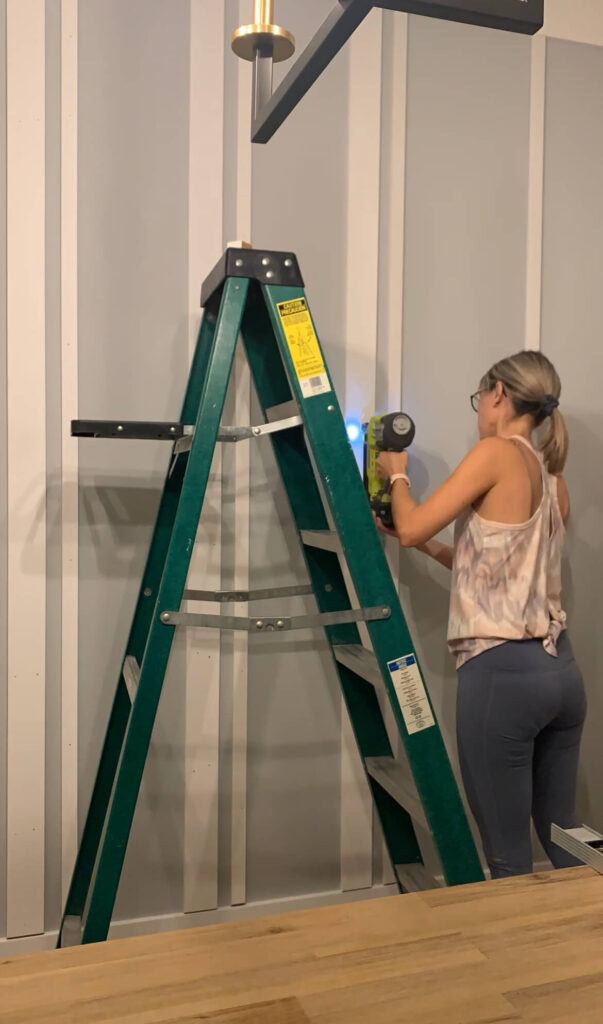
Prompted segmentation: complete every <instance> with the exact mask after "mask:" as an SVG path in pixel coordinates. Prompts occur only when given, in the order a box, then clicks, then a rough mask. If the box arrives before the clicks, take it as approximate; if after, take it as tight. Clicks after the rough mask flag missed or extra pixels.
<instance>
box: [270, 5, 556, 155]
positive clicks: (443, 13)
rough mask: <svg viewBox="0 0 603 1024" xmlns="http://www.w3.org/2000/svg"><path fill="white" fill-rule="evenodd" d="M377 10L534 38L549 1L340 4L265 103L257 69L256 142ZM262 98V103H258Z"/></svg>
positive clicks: (272, 129)
mask: <svg viewBox="0 0 603 1024" xmlns="http://www.w3.org/2000/svg"><path fill="white" fill-rule="evenodd" d="M373 7H383V8H386V9H387V10H390V11H401V12H406V13H408V14H422V15H425V16H427V17H432V18H444V19H445V20H447V21H460V22H464V23H465V24H468V25H481V26H484V27H486V28H497V29H503V30H505V31H507V32H521V33H524V34H528V35H534V33H536V32H538V30H539V29H541V28H542V26H543V24H544V0H381V2H371V0H338V3H337V4H336V5H335V7H334V8H333V10H332V11H331V13H330V14H329V15H328V17H327V18H326V20H325V21H324V22H323V24H322V25H321V27H320V28H319V29H318V31H317V32H316V34H315V35H314V36H313V38H312V39H311V40H310V42H309V43H308V45H307V46H306V48H305V49H304V50H303V51H302V52H301V54H300V55H299V57H298V58H297V60H296V61H295V62H294V64H293V65H292V67H291V68H290V69H289V71H288V73H287V74H286V75H285V77H284V78H283V80H282V82H281V84H280V85H279V87H278V88H277V89H276V90H275V91H274V92H273V93H272V95H271V96H270V98H268V99H266V98H265V96H266V84H265V82H263V81H262V82H261V83H258V82H257V81H256V79H257V76H258V75H259V74H260V66H259V65H260V62H258V61H256V64H255V65H254V89H253V95H254V101H253V107H252V125H251V141H252V142H260V143H265V142H268V141H269V140H270V139H271V138H272V136H273V135H274V133H275V132H276V131H277V129H278V128H280V126H281V125H282V124H283V122H284V121H285V120H286V119H287V117H288V116H289V114H290V113H291V111H292V110H293V109H294V108H295V107H296V106H297V104H298V103H299V101H300V100H301V99H302V98H303V97H304V96H305V95H306V93H307V92H308V90H309V89H310V88H311V86H312V85H314V82H315V81H316V80H317V78H318V77H319V76H320V75H321V74H322V72H323V71H324V70H325V68H327V67H328V65H329V64H330V63H331V61H332V60H333V58H334V57H335V56H336V55H337V54H338V53H339V51H340V50H341V48H342V47H343V46H344V44H345V43H346V42H347V41H348V39H349V38H350V36H351V35H352V33H353V32H354V31H355V30H356V29H357V28H358V26H359V25H360V24H361V22H363V21H364V19H365V18H366V16H367V14H369V13H370V11H371V10H372V9H373ZM259 98H261V100H263V102H258V100H259Z"/></svg>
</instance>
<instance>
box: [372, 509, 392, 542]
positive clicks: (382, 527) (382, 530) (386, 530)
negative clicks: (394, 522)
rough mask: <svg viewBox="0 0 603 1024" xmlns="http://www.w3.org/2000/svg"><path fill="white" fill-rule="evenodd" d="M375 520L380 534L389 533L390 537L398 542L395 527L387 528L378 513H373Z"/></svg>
mask: <svg viewBox="0 0 603 1024" xmlns="http://www.w3.org/2000/svg"><path fill="white" fill-rule="evenodd" d="M373 519H374V520H375V526H376V527H377V529H378V530H379V533H387V534H388V535H389V536H390V537H395V538H396V540H398V534H397V533H396V531H395V530H394V528H393V526H386V525H385V523H384V522H383V520H382V519H380V518H379V516H378V515H377V513H376V512H373Z"/></svg>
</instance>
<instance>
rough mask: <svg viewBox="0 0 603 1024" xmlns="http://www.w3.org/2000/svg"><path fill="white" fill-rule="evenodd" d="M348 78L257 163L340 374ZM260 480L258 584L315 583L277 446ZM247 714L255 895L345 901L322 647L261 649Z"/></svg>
mask: <svg viewBox="0 0 603 1024" xmlns="http://www.w3.org/2000/svg"><path fill="white" fill-rule="evenodd" d="M299 7H300V5H299V4H297V3H295V2H293V0H289V2H288V3H287V2H281V3H280V4H279V5H278V17H279V20H280V21H281V23H282V24H284V25H287V26H289V27H291V29H292V30H293V31H294V34H295V37H296V41H297V44H298V47H299V48H301V47H302V46H303V45H304V44H305V41H306V39H307V38H309V37H310V35H311V34H312V32H313V31H314V29H315V27H316V25H317V23H318V22H319V21H320V19H321V17H322V16H323V14H324V9H325V4H324V3H322V2H314V3H308V4H305V5H304V9H303V12H302V11H300V10H299ZM277 70H278V71H280V68H279V69H277ZM347 73H348V63H347V59H346V55H345V54H343V55H342V59H340V60H339V61H337V62H335V63H333V65H332V66H331V67H330V68H329V70H328V72H327V74H326V75H325V77H324V78H323V79H321V80H320V82H318V83H317V86H316V88H315V89H314V90H313V91H312V92H311V93H310V94H309V95H308V96H307V97H306V98H305V100H304V101H303V102H302V103H301V104H300V106H299V108H298V110H297V112H296V117H295V119H291V120H289V121H288V122H287V123H286V124H285V125H283V128H282V130H281V131H279V132H278V134H277V135H276V136H275V137H274V139H273V140H272V142H271V144H270V145H268V146H264V147H256V148H255V149H254V151H253V179H252V180H253V197H252V237H253V241H254V245H257V246H266V247H267V248H272V249H284V250H287V249H292V250H293V251H294V252H296V253H297V256H298V259H299V261H300V266H301V268H302V273H303V275H304V278H305V281H306V288H307V293H308V297H309V300H310V303H311V307H312V312H313V315H314V317H315V319H316V322H317V325H318V329H319V331H320V335H321V340H322V342H323V344H324V346H325V351H326V354H327V359H329V362H330V363H331V362H332V363H333V364H334V366H337V365H338V364H340V362H341V358H342V355H341V348H342V339H341V333H340V332H341V328H340V325H341V322H342V318H343V314H344V300H345V270H346V267H345V252H346V237H345V217H346V196H345V191H344V190H343V189H342V187H341V182H342V181H343V180H344V179H345V173H346V122H347ZM251 475H252V491H251V563H250V579H251V585H252V586H254V587H255V586H257V587H268V586H275V585H276V586H278V585H282V586H284V585H287V584H290V583H296V582H307V577H306V574H305V568H304V563H303V559H302V556H301V552H300V550H299V543H298V540H297V536H296V533H295V530H294V528H293V527H292V525H291V522H290V517H289V512H288V505H287V499H286V496H285V494H284V491H283V488H282V486H281V483H280V478H279V476H278V472H277V470H276V465H275V463H274V460H273V458H272V455H271V451H270V447H269V443H266V444H264V445H256V446H254V447H253V448H252V458H251ZM312 610H313V602H308V601H306V602H304V600H303V599H296V600H289V601H283V600H282V599H281V600H279V601H277V602H273V603H271V604H267V605H266V606H265V607H263V608H261V609H260V608H259V607H258V611H261V612H262V613H263V614H269V613H271V614H276V613H278V612H279V611H284V612H285V613H287V614H304V613H305V612H310V611H312ZM317 647H318V650H317ZM248 715H249V719H248V725H249V729H248V743H249V747H248V770H249V777H248V793H249V800H248V873H249V874H248V885H249V897H250V898H251V899H254V898H255V899H259V898H266V897H269V896H277V895H283V896H284V895H290V894H293V893H302V892H312V891H317V890H319V889H325V890H328V889H337V888H338V887H339V875H340V865H339V860H340V852H339V800H340V789H339V786H340V740H339V715H340V700H339V695H338V692H337V679H336V677H335V678H334V673H333V669H332V666H331V664H330V657H329V656H328V655H327V654H326V651H325V643H324V641H323V640H322V638H318V644H317V636H316V633H310V632H308V633H303V634H293V633H292V634H290V635H289V637H286V638H285V637H283V638H280V637H279V639H278V640H271V639H270V638H262V637H252V638H251V642H250V660H249V702H248Z"/></svg>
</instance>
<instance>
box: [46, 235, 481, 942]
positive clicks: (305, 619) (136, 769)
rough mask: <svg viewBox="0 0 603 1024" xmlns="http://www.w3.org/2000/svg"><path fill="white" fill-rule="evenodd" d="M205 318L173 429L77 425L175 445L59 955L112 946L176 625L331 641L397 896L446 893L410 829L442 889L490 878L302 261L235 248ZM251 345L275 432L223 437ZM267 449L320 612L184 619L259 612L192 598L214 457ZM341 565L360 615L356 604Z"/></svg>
mask: <svg viewBox="0 0 603 1024" xmlns="http://www.w3.org/2000/svg"><path fill="white" fill-rule="evenodd" d="M201 305H202V307H203V309H204V314H203V319H202V322H201V327H200V331H199V337H198V341H197V346H196V350H195V355H194V358H193V362H192V366H191V371H190V376H189V380H188V385H187V389H186V395H185V399H184V404H183V408H182V415H181V418H180V421H179V422H177V423H163V422H162V423H140V422H127V421H120V422H117V421H115V422H113V421H82V420H78V421H74V422H73V423H72V434H73V435H74V436H78V437H116V438H147V439H151V438H152V439H157V438H160V439H166V440H172V441H173V442H174V447H173V452H172V458H171V462H170V467H169V470H168V473H167V476H166V481H165V486H164V490H163V495H162V498H161V503H160V506H159V511H158V514H157V521H156V524H155V529H154V533H153V537H152V540H151V545H150V550H149V554H148V558H147V563H146V568H145V571H144V575H143V579H142V583H141V587H140V592H139V595H138V601H137V604H136V610H135V613H134V619H133V622H132V627H131V631H130V636H129V639H128V644H127V648H126V652H125V657H124V661H123V665H122V670H121V673H120V677H119V682H118V684H117V691H116V694H115V699H114V702H113V706H112V710H111V715H110V719H109V725H108V729H107V733H106V737H105V741H104V745H103V749H102V754H101V759H100V765H99V768H98V773H97V776H96V781H95V784H94V789H93V792H92V798H91V802H90V807H89V810H88V815H87V819H86V823H85V826H84V831H83V834H82V839H81V843H80V847H79V851H78V855H77V860H76V864H75V868H74V873H73V877H72V881H71V886H70V890H69V895H68V898H67V903H66V907H65V914H64V917H63V921H62V925H61V930H60V933H59V940H58V945H59V946H65V945H75V944H78V943H88V942H96V941H102V940H104V939H105V938H106V937H107V933H108V930H109V926H110V923H111V915H112V912H113V907H114V904H115V898H116V895H117V889H118V885H119V880H120V875H121V871H122V866H123V861H124V856H125V852H126V846H127V842H128V837H129V833H130V828H131V825H132V818H133V815H134V810H135V807H136V801H137V797H138V792H139V788H140V783H141V779H142V774H143V770H144V766H145V761H146V758H147V753H148V749H149V743H150V740H151V734H152V731H153V724H154V721H155V715H156V712H157V706H158V703H159V698H160V696H161V690H162V686H163V681H164V675H165V671H166V667H167V663H168V658H169V654H170V649H171V646H172V642H173V639H174V631H175V630H176V628H177V627H178V626H189V627H197V628H198V627H214V628H215V627H216V626H218V627H221V628H225V629H245V630H248V631H252V632H259V631H265V632H271V631H274V632H275V633H278V632H279V631H283V630H287V629H295V628H308V627H309V626H310V627H319V628H322V629H324V631H325V634H326V637H327V640H328V643H329V646H330V650H331V653H332V656H333V663H334V666H335V668H336V670H337V673H338V676H339V681H340V683H341V689H342V692H343V696H344V699H345V703H346V706H347V710H348V713H349V716H350V721H351V724H352V727H353V730H354V735H355V738H356V741H357V744H358V749H359V752H360V755H361V758H362V763H363V765H364V769H365V772H366V778H367V781H368V784H369V787H370V790H371V793H372V797H373V800H374V803H375V807H376V810H377V813H378V816H379V820H380V822H381V827H382V830H383V835H384V837H385V842H386V846H387V850H388V853H389V857H390V859H391V862H392V865H393V866H394V870H395V873H396V878H397V881H398V885H399V888H400V889H401V890H402V891H408V890H413V889H417V888H428V887H430V886H431V887H433V885H434V884H435V882H434V879H433V877H429V875H428V872H427V870H426V868H425V867H424V864H423V858H422V855H421V849H420V847H419V843H418V841H417V835H416V829H419V830H421V831H426V832H428V833H430V834H431V836H432V839H433V842H434V844H435V847H436V849H437V853H438V855H439V859H440V862H441V868H442V873H443V877H444V880H445V883H446V884H448V885H458V884H460V883H464V882H474V881H480V880H482V879H483V877H484V875H483V872H482V868H481V864H480V860H479V857H478V854H477V851H476V848H475V844H474V842H473V838H472V835H471V832H470V829H469V825H468V822H467V818H466V815H465V811H464V808H463V804H462V801H461V798H460V795H459V791H458V788H457V785H456V782H455V778H454V775H453V773H452V769H451V767H450V762H449V759H448V755H447V753H446V748H445V746H444V742H443V740H442V736H441V733H440V730H439V727H438V725H437V722H436V717H435V713H434V711H433V708H432V705H431V702H430V700H429V696H428V693H427V691H426V689H425V686H424V682H423V679H422V676H421V672H420V668H419V665H418V660H417V656H416V653H415V650H414V647H413V643H412V640H411V637H410V634H409V631H408V627H407V624H406V620H405V618H404V615H403V613H402V609H401V607H400V603H399V599H398V594H397V591H396V588H395V586H394V583H393V580H392V577H391V573H390V570H389V568H388V564H387V561H386V558H385V554H384V552H383V549H382V546H381V541H380V538H379V536H378V533H377V530H376V528H375V524H374V522H373V518H372V515H371V511H370V508H369V504H368V501H367V498H366V494H365V491H364V486H363V483H362V479H361V476H360V473H359V470H358V466H357V464H356V460H355V457H354V454H353V452H352V449H351V446H350V443H349V441H348V437H347V433H346V429H345V425H344V422H343V418H342V415H341V411H340V409H339V405H338V402H337V398H336V396H335V392H334V390H333V386H332V382H331V378H330V376H329V374H328V370H327V368H326V366H325V362H324V357H323V354H322V350H321V348H320V343H319V341H318V338H317V336H316V332H315V328H314V324H313V320H312V317H311V314H310V310H309V307H308V303H307V299H306V296H305V293H304V283H303V279H302V277H301V274H300V271H299V266H298V262H297V259H296V257H295V256H294V254H293V253H282V252H272V251H263V250H256V249H249V248H234V247H231V248H228V249H227V250H226V252H225V254H224V256H223V257H222V259H221V260H220V262H219V263H218V265H217V266H216V267H215V269H214V270H213V272H212V273H211V274H210V276H209V277H208V278H207V280H206V281H205V283H204V285H203V289H202V294H201ZM239 336H241V337H242V341H243V345H244V348H245V351H246V354H247V358H248V360H249V365H250V369H251V375H252V378H253V382H254V384H255V388H256V391H257V395H258V398H259V402H260V405H261V407H262V410H263V413H264V419H265V422H264V423H262V424H260V425H259V426H255V427H242V428H238V427H223V426H221V424H220V420H221V417H222V411H223V407H224V401H225V398H226V391H227V387H228V382H229V378H230V374H231V370H232V365H233V359H234V354H235V348H236V345H237V340H238V338H239ZM264 434H268V435H269V438H270V441H271V443H272V448H273V451H274V454H275V456H276V461H277V463H278V466H279V469H280V473H281V476H282V479H283V483H284V486H285V489H286V491H287V495H288V499H289V503H290V506H291V512H292V515H293V518H294V520H295V524H296V527H297V531H298V534H299V538H300V542H301V545H302V549H303V553H304V556H305V561H306V566H307V569H308V574H309V578H310V581H311V586H309V587H302V588H299V587H297V588H283V589H281V590H280V591H277V592H276V594H281V595H283V596H284V595H286V594H291V593H292V592H293V591H295V593H299V592H300V590H302V591H304V592H308V593H310V592H311V593H313V594H314V596H315V598H316V603H317V606H318V612H317V614H315V615H304V616H298V617H295V618H286V617H282V618H265V617H264V618H262V619H259V618H255V619H254V618H249V619H248V618H242V617H230V618H228V617H223V616H215V615H204V614H202V613H199V614H197V613H192V612H182V611H181V610H180V608H181V603H182V601H183V599H184V600H187V601H188V602H190V601H191V600H193V601H194V600H200V601H202V600H214V601H215V600H220V598H223V599H226V598H227V597H228V598H229V600H232V599H233V598H236V597H237V596H238V598H239V599H243V600H246V601H247V600H251V601H253V599H254V598H261V597H264V596H265V592H263V591H257V592H255V593H254V592H253V591H252V592H250V593H249V594H241V595H220V594H216V593H211V592H205V591H190V590H185V587H186V581H187V575H188V571H189V565H190V560H191V555H192V551H193V546H194V543H195V538H196V535H197V526H198V522H199V517H200V515H201V510H202V507H203V501H204V496H205V489H206V486H207V481H208V477H209V473H210V467H211V463H212V458H213V454H214V448H215V445H216V443H217V442H220V441H233V440H236V441H240V440H243V439H245V438H253V437H258V436H262V435H264ZM319 482H320V486H319ZM321 491H322V492H323V493H324V499H325V500H324V501H323V497H322V496H321ZM328 516H330V519H331V521H332V524H333V526H334V529H331V528H330V524H329V518H328ZM346 565H347V573H348V574H349V579H350V580H351V584H352V586H353V590H354V591H355V593H356V595H357V599H358V603H359V605H360V607H359V608H353V607H352V604H351V599H350V594H349V592H348V588H347V586H346V576H345V572H344V570H345V568H346ZM271 596H275V591H271ZM359 622H364V623H365V624H366V628H367V630H368V634H369V636H370V642H371V644H372V647H373V651H374V653H373V652H371V651H369V650H368V649H367V648H366V647H364V646H363V645H362V644H361V637H360V633H359V631H358V625H357V624H358V623H359ZM199 686H203V679H202V678H200V679H199ZM378 695H380V696H381V698H382V700H384V701H385V705H384V706H387V703H389V705H390V707H391V711H392V713H393V718H394V720H395V723H396V726H397V729H398V730H399V734H400V737H401V740H402V744H401V747H402V748H403V750H405V760H406V762H407V763H406V764H404V763H403V762H402V760H400V758H399V757H397V756H395V753H394V750H393V749H392V745H391V744H390V740H389V738H388V732H387V730H386V725H385V721H384V717H383V715H382V712H381V707H380V703H379V696H378ZM251 699H253V695H251ZM402 756H403V757H404V754H402Z"/></svg>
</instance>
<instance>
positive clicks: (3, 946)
mask: <svg viewBox="0 0 603 1024" xmlns="http://www.w3.org/2000/svg"><path fill="white" fill-rule="evenodd" d="M551 868H552V865H551V864H550V863H549V861H548V860H543V861H538V862H537V863H536V864H534V872H535V873H539V872H541V871H550V870H551ZM485 874H486V878H489V877H490V873H489V871H487V870H486V872H485ZM443 882H444V879H443V878H442V879H441V884H443ZM397 891H398V888H397V886H396V885H395V884H389V885H375V886H373V887H372V889H356V890H354V891H353V892H340V891H336V892H320V893H309V894H308V895H304V896H293V897H290V898H288V899H276V900H261V901H258V902H257V903H246V904H245V905H244V906H242V907H218V909H217V910H203V911H200V912H198V913H195V914H182V913H179V914H163V915H161V916H156V917H137V918H133V919H131V920H128V921H116V922H115V923H114V924H112V925H111V929H110V931H109V938H110V939H127V938H131V937H132V936H134V935H151V934H153V933H154V932H172V931H179V930H180V929H181V928H199V927H201V926H202V925H206V924H228V922H230V921H244V920H246V919H249V918H253V917H265V916H267V915H269V914H287V913H289V912H290V911H294V910H311V909H312V908H313V907H328V906H331V905H333V904H336V903H357V902H359V901H360V900H374V899H380V898H382V897H384V896H392V895H394V894H395V893H397ZM57 936H58V931H56V930H54V931H51V932H45V933H44V935H29V936H26V937H25V938H21V939H5V938H0V957H6V956H17V955H19V954H20V953H40V952H42V951H44V950H47V949H54V948H55V946H56V942H57Z"/></svg>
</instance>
